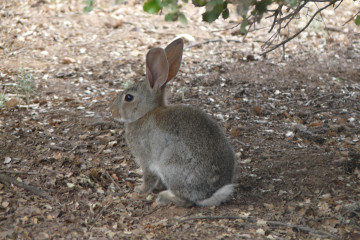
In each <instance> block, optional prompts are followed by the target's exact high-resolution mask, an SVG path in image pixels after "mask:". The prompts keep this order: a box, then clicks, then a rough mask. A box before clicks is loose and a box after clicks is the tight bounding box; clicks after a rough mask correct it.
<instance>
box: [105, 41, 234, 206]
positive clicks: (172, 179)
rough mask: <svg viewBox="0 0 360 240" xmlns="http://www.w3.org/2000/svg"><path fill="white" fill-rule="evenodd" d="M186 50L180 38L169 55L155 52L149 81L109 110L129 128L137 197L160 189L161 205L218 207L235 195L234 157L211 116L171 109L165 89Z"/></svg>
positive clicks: (184, 108) (121, 96) (151, 54)
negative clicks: (138, 173) (138, 176)
mask: <svg viewBox="0 0 360 240" xmlns="http://www.w3.org/2000/svg"><path fill="white" fill-rule="evenodd" d="M183 46H184V42H183V39H182V38H178V39H176V40H174V41H173V42H171V43H170V44H169V45H168V46H167V47H166V48H165V49H163V48H152V49H150V50H149V51H148V53H147V55H146V79H145V80H143V81H139V82H137V83H135V84H134V85H132V86H130V87H128V88H127V89H126V90H124V91H123V92H122V93H120V94H119V95H118V96H117V98H116V100H115V101H114V103H113V104H112V105H111V107H110V110H111V113H112V116H113V118H114V119H115V120H116V121H120V122H123V123H125V135H126V142H127V144H128V146H129V149H130V151H131V153H132V154H133V155H134V156H135V162H136V163H137V164H138V165H139V166H140V167H141V169H142V171H143V183H142V185H141V186H138V187H136V188H135V191H136V192H138V193H140V194H142V193H148V192H151V191H153V190H154V189H155V188H157V187H160V188H163V189H164V190H163V191H161V192H160V193H159V194H158V197H157V199H156V202H157V203H159V204H160V205H166V204H171V203H173V204H175V205H176V206H182V207H191V206H194V205H197V206H217V205H220V204H221V203H222V202H224V201H225V200H227V198H228V197H229V196H230V195H231V194H232V192H233V190H234V186H235V185H234V184H233V181H234V173H235V154H234V151H233V149H232V147H231V145H230V143H229V142H228V140H227V138H226V136H225V134H224V133H223V131H222V130H221V128H220V126H219V125H218V124H217V123H216V121H215V120H213V119H212V118H211V117H210V116H209V115H208V114H206V113H205V112H203V111H201V110H199V109H197V108H195V107H193V106H186V105H170V106H168V105H167V103H166V96H165V87H166V83H167V82H169V81H170V80H171V79H172V78H174V76H175V75H176V74H177V72H178V70H179V68H180V65H181V59H182V54H183Z"/></svg>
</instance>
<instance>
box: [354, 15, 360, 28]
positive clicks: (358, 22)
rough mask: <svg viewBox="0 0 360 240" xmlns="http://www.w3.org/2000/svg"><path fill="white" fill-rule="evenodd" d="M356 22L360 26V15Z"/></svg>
mask: <svg viewBox="0 0 360 240" xmlns="http://www.w3.org/2000/svg"><path fill="white" fill-rule="evenodd" d="M355 24H356V25H358V26H360V15H358V16H357V17H356V18H355Z"/></svg>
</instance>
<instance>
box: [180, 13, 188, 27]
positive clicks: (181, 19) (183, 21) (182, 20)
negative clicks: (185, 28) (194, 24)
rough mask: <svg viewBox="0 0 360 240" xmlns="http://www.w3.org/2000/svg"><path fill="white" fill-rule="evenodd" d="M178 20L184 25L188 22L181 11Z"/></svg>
mask: <svg viewBox="0 0 360 240" xmlns="http://www.w3.org/2000/svg"><path fill="white" fill-rule="evenodd" d="M179 20H180V22H181V23H182V24H184V25H186V24H187V23H188V21H187V18H186V17H185V15H184V14H183V13H180V14H179Z"/></svg>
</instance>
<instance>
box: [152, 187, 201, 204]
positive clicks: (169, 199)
mask: <svg viewBox="0 0 360 240" xmlns="http://www.w3.org/2000/svg"><path fill="white" fill-rule="evenodd" d="M156 202H157V203H159V204H160V205H166V204H170V203H174V204H175V205H176V206H179V207H192V206H193V205H194V203H193V202H190V201H188V200H185V199H183V198H179V197H177V196H176V195H174V193H172V192H171V191H170V190H166V191H162V192H160V193H159V195H158V197H157V199H156Z"/></svg>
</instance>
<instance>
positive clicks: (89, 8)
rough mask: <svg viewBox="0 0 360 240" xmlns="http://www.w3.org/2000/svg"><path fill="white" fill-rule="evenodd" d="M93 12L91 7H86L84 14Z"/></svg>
mask: <svg viewBox="0 0 360 240" xmlns="http://www.w3.org/2000/svg"><path fill="white" fill-rule="evenodd" d="M92 10H93V7H91V6H86V7H84V10H83V11H84V13H88V12H91V11H92Z"/></svg>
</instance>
